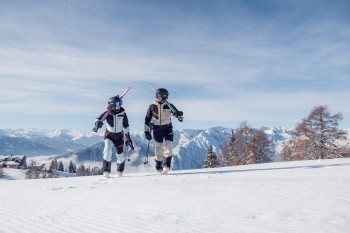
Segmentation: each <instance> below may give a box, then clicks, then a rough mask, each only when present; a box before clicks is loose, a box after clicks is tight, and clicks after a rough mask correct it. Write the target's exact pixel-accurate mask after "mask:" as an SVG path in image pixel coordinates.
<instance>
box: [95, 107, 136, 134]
mask: <svg viewBox="0 0 350 233" xmlns="http://www.w3.org/2000/svg"><path fill="white" fill-rule="evenodd" d="M105 114H106V112H104V113H103V114H101V116H100V117H98V118H97V119H98V120H101V119H102V117H103V116H104V115H105ZM106 123H107V124H106V130H107V131H108V132H111V133H120V132H123V131H124V133H125V134H127V133H129V131H130V130H129V121H128V117H127V115H126V113H125V110H124V108H120V110H119V111H118V112H110V114H109V115H108V116H107V118H106Z"/></svg>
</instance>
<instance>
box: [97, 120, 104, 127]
mask: <svg viewBox="0 0 350 233" xmlns="http://www.w3.org/2000/svg"><path fill="white" fill-rule="evenodd" d="M102 125H103V123H102V122H101V121H96V122H95V126H96V127H97V128H102Z"/></svg>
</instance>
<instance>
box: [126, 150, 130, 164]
mask: <svg viewBox="0 0 350 233" xmlns="http://www.w3.org/2000/svg"><path fill="white" fill-rule="evenodd" d="M126 155H127V157H128V162H130V149H129V150H127V152H126Z"/></svg>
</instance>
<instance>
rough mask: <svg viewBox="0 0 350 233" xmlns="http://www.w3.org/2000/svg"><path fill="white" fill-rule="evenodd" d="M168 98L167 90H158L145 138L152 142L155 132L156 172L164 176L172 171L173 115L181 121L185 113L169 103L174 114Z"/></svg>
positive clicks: (147, 118)
mask: <svg viewBox="0 0 350 233" xmlns="http://www.w3.org/2000/svg"><path fill="white" fill-rule="evenodd" d="M168 96H169V92H168V91H167V90H166V89H164V88H159V89H157V90H156V96H155V101H154V103H153V104H151V105H150V106H149V108H148V110H147V113H146V117H145V137H146V139H147V140H151V139H152V135H151V131H152V130H153V137H154V141H155V142H154V153H155V161H156V170H157V171H158V172H159V173H163V174H167V173H168V171H169V170H170V168H171V160H172V155H173V139H174V134H173V125H172V123H171V115H172V114H173V116H175V117H177V118H179V120H180V119H181V121H182V115H183V112H181V111H178V110H177V109H176V107H175V106H174V105H172V104H170V103H168V104H169V105H171V107H172V109H173V112H172V111H171V108H170V107H169V106H168V104H167V103H166V100H167V99H168ZM151 122H152V124H153V127H152V128H151V126H150V125H151ZM163 142H164V143H163Z"/></svg>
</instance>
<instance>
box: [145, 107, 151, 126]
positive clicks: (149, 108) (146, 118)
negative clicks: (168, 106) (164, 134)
mask: <svg viewBox="0 0 350 233" xmlns="http://www.w3.org/2000/svg"><path fill="white" fill-rule="evenodd" d="M151 120H152V104H151V105H150V106H149V107H148V110H147V113H146V117H145V132H146V131H148V132H150V131H151V128H150V126H149V125H150V123H151Z"/></svg>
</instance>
